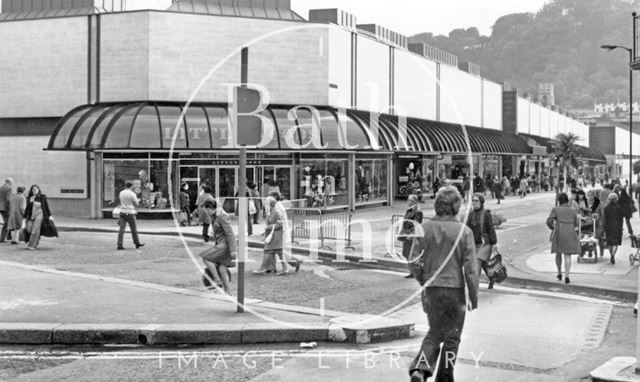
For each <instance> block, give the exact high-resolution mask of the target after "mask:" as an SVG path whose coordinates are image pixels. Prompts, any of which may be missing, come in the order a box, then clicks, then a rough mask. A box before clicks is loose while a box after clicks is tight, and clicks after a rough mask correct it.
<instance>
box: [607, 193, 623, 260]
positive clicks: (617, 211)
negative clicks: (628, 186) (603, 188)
mask: <svg viewBox="0 0 640 382" xmlns="http://www.w3.org/2000/svg"><path fill="white" fill-rule="evenodd" d="M608 199H609V203H608V204H607V206H606V207H605V208H604V219H603V222H602V223H603V227H604V235H605V239H606V241H607V248H608V249H609V254H610V255H611V260H610V261H611V264H615V263H616V252H617V251H618V246H619V245H620V244H622V221H623V219H624V213H623V211H622V208H621V207H620V204H619V203H618V195H616V193H615V192H612V193H610V194H609V196H608Z"/></svg>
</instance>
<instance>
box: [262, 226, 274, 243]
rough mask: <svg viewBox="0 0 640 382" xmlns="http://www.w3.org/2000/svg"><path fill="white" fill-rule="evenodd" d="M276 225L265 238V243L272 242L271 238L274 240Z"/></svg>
mask: <svg viewBox="0 0 640 382" xmlns="http://www.w3.org/2000/svg"><path fill="white" fill-rule="evenodd" d="M275 228H276V226H275V225H274V226H273V228H272V229H271V232H270V233H269V234H268V235H267V236H266V237H265V238H264V243H265V244H269V243H271V240H273V231H275Z"/></svg>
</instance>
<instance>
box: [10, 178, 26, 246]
mask: <svg viewBox="0 0 640 382" xmlns="http://www.w3.org/2000/svg"><path fill="white" fill-rule="evenodd" d="M26 211H27V198H26V197H25V196H24V187H18V192H17V193H16V194H15V195H13V196H12V197H11V210H10V211H9V220H8V222H7V225H8V227H7V230H8V231H9V234H10V235H11V244H18V240H19V237H20V231H21V230H22V225H23V224H24V214H25V212H26Z"/></svg>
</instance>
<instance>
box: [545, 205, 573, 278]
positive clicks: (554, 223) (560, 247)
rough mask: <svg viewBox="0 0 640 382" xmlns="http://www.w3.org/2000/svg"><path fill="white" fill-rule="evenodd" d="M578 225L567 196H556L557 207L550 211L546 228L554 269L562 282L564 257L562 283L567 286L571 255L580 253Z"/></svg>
mask: <svg viewBox="0 0 640 382" xmlns="http://www.w3.org/2000/svg"><path fill="white" fill-rule="evenodd" d="M579 224H580V217H578V213H577V212H576V210H574V209H573V208H571V207H570V205H569V196H567V194H566V193H564V192H563V193H561V194H560V195H559V196H558V206H557V207H553V208H552V209H551V213H550V214H549V217H548V218H547V227H549V229H552V230H553V232H552V233H551V253H555V254H556V268H557V269H558V276H557V277H558V280H562V256H563V255H564V269H565V273H564V282H565V284H569V283H570V282H571V281H570V280H569V272H571V255H577V254H579V253H580V252H581V249H580V241H579V239H578V233H577V232H576V228H578V226H579Z"/></svg>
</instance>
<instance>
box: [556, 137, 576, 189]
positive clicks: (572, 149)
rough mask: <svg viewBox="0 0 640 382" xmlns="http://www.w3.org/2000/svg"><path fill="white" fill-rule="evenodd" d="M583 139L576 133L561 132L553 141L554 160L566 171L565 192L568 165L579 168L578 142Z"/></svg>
mask: <svg viewBox="0 0 640 382" xmlns="http://www.w3.org/2000/svg"><path fill="white" fill-rule="evenodd" d="M581 139H582V138H580V137H579V136H577V135H575V134H574V133H568V134H563V133H561V134H558V135H556V138H555V142H553V151H554V153H553V161H554V162H555V163H556V164H560V165H561V166H562V170H563V171H564V187H563V189H562V191H564V192H566V191H567V170H568V169H567V167H571V168H578V166H579V162H578V154H577V151H578V145H577V144H576V142H577V141H579V140H581Z"/></svg>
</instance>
